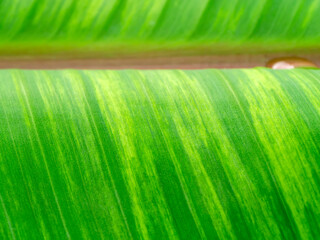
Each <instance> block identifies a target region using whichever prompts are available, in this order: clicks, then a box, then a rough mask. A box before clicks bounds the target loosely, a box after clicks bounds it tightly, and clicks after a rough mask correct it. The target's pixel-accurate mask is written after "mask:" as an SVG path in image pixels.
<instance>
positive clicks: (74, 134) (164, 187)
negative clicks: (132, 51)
mask: <svg viewBox="0 0 320 240" xmlns="http://www.w3.org/2000/svg"><path fill="white" fill-rule="evenodd" d="M319 96H320V71H319V70H306V69H295V70H290V71H286V70H284V71H273V70H268V69H263V68H260V69H250V70H200V71H182V70H167V71H133V70H128V71H73V70H65V71H20V70H5V71H0V137H1V142H0V183H1V184H0V236H1V238H2V239H43V238H45V239H67V238H72V239H102V238H109V239H131V238H133V239H312V238H314V239H316V238H317V237H318V236H319V235H320V201H319V199H320V181H319V178H320V162H319V160H320V98H319Z"/></svg>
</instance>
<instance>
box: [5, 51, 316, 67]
mask: <svg viewBox="0 0 320 240" xmlns="http://www.w3.org/2000/svg"><path fill="white" fill-rule="evenodd" d="M290 56H299V57H303V58H306V59H309V60H310V61H312V62H314V63H315V64H316V65H317V66H320V54H310V53H309V54H294V55H292V54H288V53H284V54H281V53H277V54H258V55H254V54H253V55H245V54H241V55H210V56H203V55H201V56H196V55H193V56H152V55H146V56H130V57H118V58H117V57H113V58H92V57H90V58H80V57H74V58H72V57H68V58H63V57H61V55H60V56H57V57H55V56H47V57H46V56H42V57H12V56H11V57H0V68H1V69H11V68H18V69H205V68H252V67H261V66H266V63H267V62H268V61H269V60H270V59H274V58H279V57H290Z"/></svg>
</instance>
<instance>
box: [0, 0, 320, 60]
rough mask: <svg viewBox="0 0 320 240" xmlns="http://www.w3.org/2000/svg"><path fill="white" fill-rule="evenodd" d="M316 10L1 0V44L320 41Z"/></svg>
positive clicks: (231, 45) (191, 2) (225, 0)
mask: <svg viewBox="0 0 320 240" xmlns="http://www.w3.org/2000/svg"><path fill="white" fill-rule="evenodd" d="M319 12H320V1H319V0H295V1H292V0H259V1H257V0H246V1H243V0H188V1H185V0H174V1H172V0H157V1H154V0H95V1H92V0H81V1H79V0H23V1H21V0H1V1H0V16H1V21H0V48H1V50H2V51H1V52H2V54H4V51H5V52H6V53H10V51H11V52H12V51H18V52H19V51H20V50H21V48H22V49H23V48H25V49H24V50H25V51H27V53H29V54H30V53H33V54H35V53H46V52H49V51H54V50H52V49H55V51H57V49H60V50H68V49H74V48H76V49H77V50H78V51H102V50H103V51H104V52H105V53H106V54H107V53H109V52H110V51H112V50H114V51H115V49H117V51H115V53H118V51H119V50H123V49H125V50H126V51H135V50H136V51H146V50H152V49H153V50H155V49H156V50H159V49H160V50H165V49H181V48H188V47H190V48H191V49H194V48H197V47H198V48H203V47H204V46H205V50H206V51H205V53H207V52H208V51H211V52H229V53H230V52H231V53H235V51H236V52H247V51H252V49H254V50H255V51H264V52H267V51H279V50H282V51H283V50H292V49H296V48H298V49H300V48H301V49H310V48H312V49H319V47H320V44H319V42H320V27H319V16H318V15H319ZM31 47H33V48H31ZM48 47H50V48H48ZM84 47H85V48H84ZM8 48H9V49H10V51H7V50H8ZM17 49H20V50H17ZM30 49H32V50H30Z"/></svg>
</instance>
